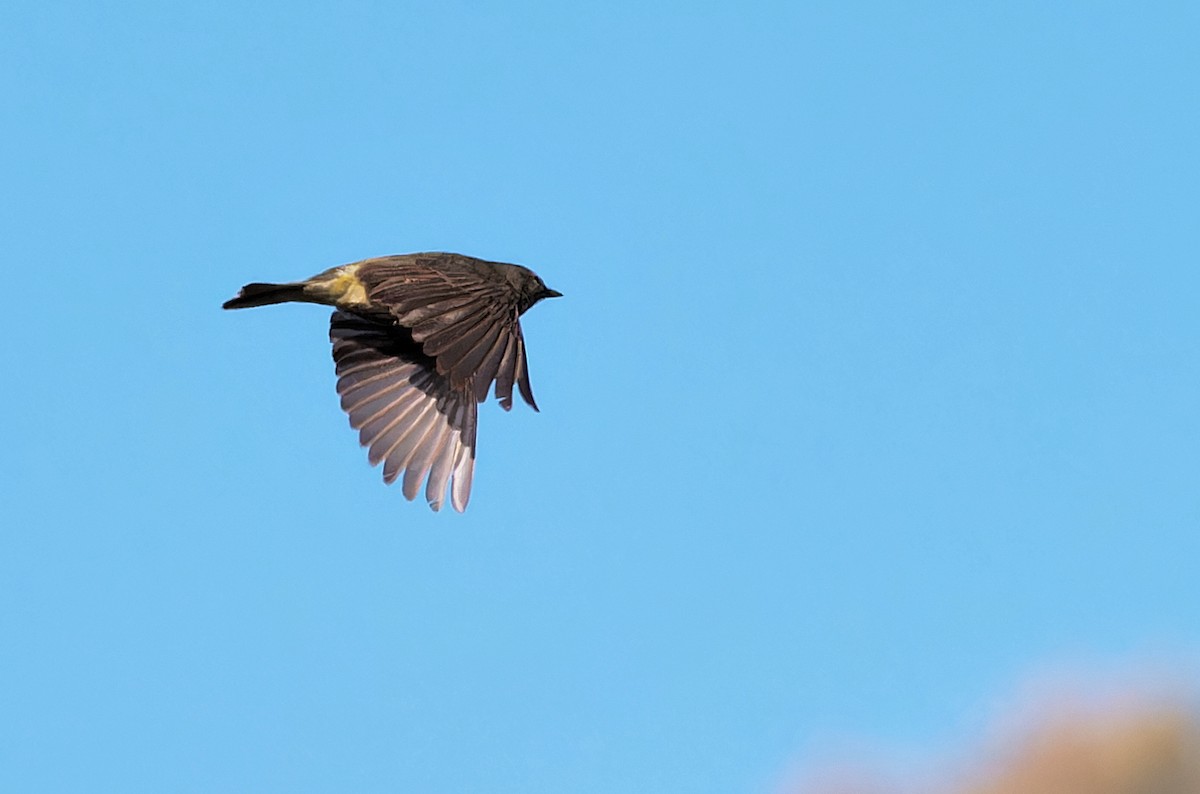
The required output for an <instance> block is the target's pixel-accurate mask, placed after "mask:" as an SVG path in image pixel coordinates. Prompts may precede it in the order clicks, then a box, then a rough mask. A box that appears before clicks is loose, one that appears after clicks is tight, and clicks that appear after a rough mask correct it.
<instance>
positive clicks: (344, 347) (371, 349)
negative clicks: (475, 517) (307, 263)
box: [224, 253, 559, 512]
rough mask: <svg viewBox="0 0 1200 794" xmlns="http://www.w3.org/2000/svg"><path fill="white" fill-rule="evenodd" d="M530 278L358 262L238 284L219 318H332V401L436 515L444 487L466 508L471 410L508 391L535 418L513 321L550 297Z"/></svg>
mask: <svg viewBox="0 0 1200 794" xmlns="http://www.w3.org/2000/svg"><path fill="white" fill-rule="evenodd" d="M558 295H559V293H558V292H555V291H554V290H551V289H548V288H547V287H546V285H545V284H544V283H543V282H542V280H541V279H540V278H538V277H537V275H536V274H534V273H533V271H531V270H529V269H528V268H525V267H522V266H520V265H510V264H506V263H501V262H487V261H485V260H482V259H475V258H473V257H469V256H463V255H461V254H448V253H421V254H403V255H399V256H386V257H380V258H378V259H364V260H363V261H361V262H354V263H351V264H348V265H342V266H340V267H335V268H332V269H330V270H326V271H325V272H323V273H319V274H317V275H316V276H313V277H312V278H310V279H307V280H306V281H299V282H294V283H290V284H261V283H256V284H247V285H246V286H245V287H243V288H242V289H241V291H240V292H238V294H237V296H236V297H234V298H233V299H231V300H229V301H227V302H226V303H225V305H224V308H226V309H245V308H250V307H253V306H265V305H269V304H273V303H285V302H289V301H298V302H304V303H321V304H326V305H329V306H333V307H335V308H336V309H337V311H335V312H334V313H333V318H332V320H331V325H330V330H329V337H330V340H331V341H332V342H333V358H334V362H335V365H336V369H337V375H338V394H340V395H341V398H342V408H343V409H344V410H345V411H346V412H347V413H348V414H349V416H350V424H351V425H352V426H353V427H354V428H355V429H357V430H358V431H359V440H360V441H361V443H362V445H363V446H365V447H368V448H369V452H368V457H369V459H370V461H371V464H372V465H375V464H378V463H383V464H384V468H383V478H384V481H385V482H389V483H390V482H392V481H394V480H395V479H397V478H398V477H401V476H403V489H404V495H405V496H406V497H407V498H409V499H413V498H415V497H416V494H417V492H418V491H419V490H420V486H421V483H422V481H425V480H426V478H428V479H427V483H426V488H425V497H426V499H427V500H428V501H429V504H430V506H431V507H432V508H433V509H434V510H437V509H439V508H440V507H441V505H442V500H443V498H444V496H445V493H446V487H447V485H448V484H449V486H450V501H451V504H452V505H453V506H454V508H455V509H456V510H458V511H459V512H462V511H463V510H465V509H466V506H467V500H468V499H469V498H470V492H471V479H472V476H473V473H474V467H475V429H476V416H477V404H478V403H480V402H483V401H484V400H485V399H486V398H487V394H488V391H489V390H490V389H491V386H492V384H493V383H495V384H496V386H495V394H496V397H497V398H498V399H499V400H500V405H501V406H502V407H503V408H504V409H505V410H508V409H510V408H511V407H512V393H513V387H514V385H515V386H516V387H517V389H518V390H519V391H520V393H521V396H522V398H524V400H525V402H527V403H529V405H530V406H531V407H532V408H533V409H534V410H535V411H536V410H537V404H536V403H535V402H534V399H533V389H532V387H531V386H530V383H529V369H528V365H527V363H526V358H525V340H524V337H523V336H522V334H521V324H520V321H519V318H520V316H521V314H523V313H524V312H525V311H526V310H528V309H529V307H531V306H533V304H535V303H537V302H538V301H539V300H542V299H543V298H549V297H558Z"/></svg>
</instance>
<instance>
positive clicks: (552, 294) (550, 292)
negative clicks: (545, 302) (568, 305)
mask: <svg viewBox="0 0 1200 794" xmlns="http://www.w3.org/2000/svg"><path fill="white" fill-rule="evenodd" d="M542 297H543V298H561V297H562V293H561V292H559V291H558V290H556V289H550V288H549V287H547V288H546V290H545V291H544V292H542Z"/></svg>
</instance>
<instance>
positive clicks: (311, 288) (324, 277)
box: [304, 263, 368, 309]
mask: <svg viewBox="0 0 1200 794" xmlns="http://www.w3.org/2000/svg"><path fill="white" fill-rule="evenodd" d="M360 265H361V263H355V264H352V265H343V266H342V267H335V268H333V269H332V270H328V271H326V272H324V273H322V274H321V275H319V276H314V277H313V278H311V279H309V281H308V283H306V284H305V285H304V291H305V292H307V293H309V294H310V295H312V296H313V297H314V298H318V299H320V301H321V303H330V304H332V305H334V306H337V307H339V308H343V309H350V308H354V307H355V306H360V307H361V306H366V305H367V303H368V301H367V288H366V285H364V284H363V283H362V282H361V281H359V280H358V276H357V275H356V274H357V272H358V268H359V267H360Z"/></svg>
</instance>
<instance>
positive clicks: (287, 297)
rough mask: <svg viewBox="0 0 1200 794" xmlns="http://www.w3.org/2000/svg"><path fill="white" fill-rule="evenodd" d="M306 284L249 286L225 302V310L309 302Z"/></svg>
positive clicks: (223, 306)
mask: <svg viewBox="0 0 1200 794" xmlns="http://www.w3.org/2000/svg"><path fill="white" fill-rule="evenodd" d="M307 300H308V299H307V298H306V297H305V295H304V284H303V283H298V284H247V285H246V286H244V287H242V288H241V289H240V290H239V291H238V294H237V295H236V296H235V297H233V298H230V299H229V300H227V301H225V303H224V304H223V305H222V306H221V308H223V309H249V308H251V307H252V306H269V305H271V304H272V303H287V302H288V301H307Z"/></svg>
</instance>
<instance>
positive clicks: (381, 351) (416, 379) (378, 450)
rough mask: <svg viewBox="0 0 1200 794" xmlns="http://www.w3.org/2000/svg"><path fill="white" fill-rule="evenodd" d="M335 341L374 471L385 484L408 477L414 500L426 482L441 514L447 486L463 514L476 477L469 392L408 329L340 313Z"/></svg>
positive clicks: (341, 383) (345, 390)
mask: <svg viewBox="0 0 1200 794" xmlns="http://www.w3.org/2000/svg"><path fill="white" fill-rule="evenodd" d="M329 339H330V341H332V342H333V360H334V363H335V365H336V368H337V376H338V382H337V390H338V394H339V395H341V398H342V409H343V410H345V411H346V413H347V414H349V415H350V425H351V426H352V427H354V429H356V430H358V437H359V441H360V443H361V444H362V445H363V446H364V447H367V448H368V453H367V457H368V459H369V460H370V461H371V465H372V466H375V465H377V464H379V463H383V481H384V482H386V483H391V482H394V481H395V480H396V479H397V478H398V477H400V476H401V475H403V486H402V487H403V490H404V496H405V498H407V499H409V500H412V499H414V498H416V495H417V492H418V491H419V490H420V489H421V482H422V481H423V480H426V477H427V476H428V481H427V483H426V486H425V498H426V499H427V500H428V501H429V506H430V507H432V508H433V509H434V510H439V509H441V506H442V501H443V499H444V498H445V495H446V486H447V484H449V485H450V503H451V504H452V505H453V506H454V509H455V510H457V511H458V512H460V513H461V512H462V511H463V510H465V509H466V507H467V501H468V500H469V499H470V497H471V479H472V477H473V475H474V472H475V417H476V410H477V405H476V401H475V399H474V394H472V392H471V390H470V389H455V388H454V387H453V386H452V384H451V381H450V379H449V378H447V377H445V376H444V375H443V374H441V373H440V372H438V369H437V367H436V365H435V363H434V360H433V359H432V358H431V357H430V356H428V355H427V354H426V353H425V352H424V351H423V350H422V349H421V346H420V345H419V344H417V343H416V342H415V341H414V340H413V338H412V335H411V333H409V331H408V330H407V329H405V328H402V327H399V326H396V325H385V324H381V323H378V322H373V321H371V320H367V319H364V318H362V317H359V316H358V315H355V314H351V313H349V312H343V311H336V312H334V313H333V318H332V320H331V322H330V328H329Z"/></svg>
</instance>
